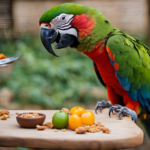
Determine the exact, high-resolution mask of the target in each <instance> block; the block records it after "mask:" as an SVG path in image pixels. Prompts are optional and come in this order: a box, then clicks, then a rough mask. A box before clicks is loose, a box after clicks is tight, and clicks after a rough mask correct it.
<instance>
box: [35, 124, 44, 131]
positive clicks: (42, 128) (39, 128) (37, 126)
mask: <svg viewBox="0 0 150 150" xmlns="http://www.w3.org/2000/svg"><path fill="white" fill-rule="evenodd" d="M36 129H37V130H44V129H46V127H45V126H40V125H36Z"/></svg>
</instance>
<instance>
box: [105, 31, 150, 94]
mask: <svg viewBox="0 0 150 150" xmlns="http://www.w3.org/2000/svg"><path fill="white" fill-rule="evenodd" d="M107 46H108V47H109V48H110V50H111V52H112V54H113V55H115V62H116V63H117V64H118V65H119V70H118V71H116V72H117V74H118V75H119V76H120V77H122V78H123V77H128V81H130V84H131V90H132V91H136V90H137V89H139V88H140V87H141V85H145V84H150V49H149V48H148V47H147V46H146V45H144V44H143V43H142V42H140V41H139V40H138V39H136V38H133V37H131V36H129V35H127V34H125V33H123V32H121V31H119V30H115V31H114V32H112V33H111V36H110V38H109V40H108V42H107Z"/></svg>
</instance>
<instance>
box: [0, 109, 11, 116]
mask: <svg viewBox="0 0 150 150" xmlns="http://www.w3.org/2000/svg"><path fill="white" fill-rule="evenodd" d="M8 114H9V111H8V110H5V109H3V110H0V116H2V115H8Z"/></svg>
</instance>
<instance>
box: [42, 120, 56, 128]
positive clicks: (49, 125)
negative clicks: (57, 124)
mask: <svg viewBox="0 0 150 150" xmlns="http://www.w3.org/2000/svg"><path fill="white" fill-rule="evenodd" d="M43 126H45V127H47V128H49V129H52V128H53V127H54V125H53V123H52V121H50V122H47V123H44V124H43Z"/></svg>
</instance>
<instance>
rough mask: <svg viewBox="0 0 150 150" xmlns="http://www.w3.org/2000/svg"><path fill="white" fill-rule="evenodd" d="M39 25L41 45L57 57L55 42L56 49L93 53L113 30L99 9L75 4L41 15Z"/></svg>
mask: <svg viewBox="0 0 150 150" xmlns="http://www.w3.org/2000/svg"><path fill="white" fill-rule="evenodd" d="M39 24H40V26H41V40H42V43H43V45H44V47H45V48H46V49H47V51H48V52H49V53H51V54H53V55H54V56H57V55H56V54H55V53H54V51H53V49H52V46H51V44H52V43H53V42H56V43H57V44H56V46H55V48H56V49H61V48H65V47H68V46H70V47H73V48H75V49H77V50H78V51H81V52H85V51H90V50H92V49H93V48H94V46H95V45H96V44H97V43H98V41H99V40H100V39H103V38H105V37H106V35H107V34H108V33H109V32H110V30H111V28H110V26H111V25H110V24H109V22H108V21H107V19H106V18H105V17H104V16H103V15H102V14H101V13H100V12H99V11H98V10H97V9H94V8H91V7H89V6H85V5H79V4H74V3H64V4H61V5H57V6H54V7H52V8H51V9H50V10H48V11H46V12H45V13H44V14H43V15H42V17H41V18H40V21H39Z"/></svg>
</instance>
